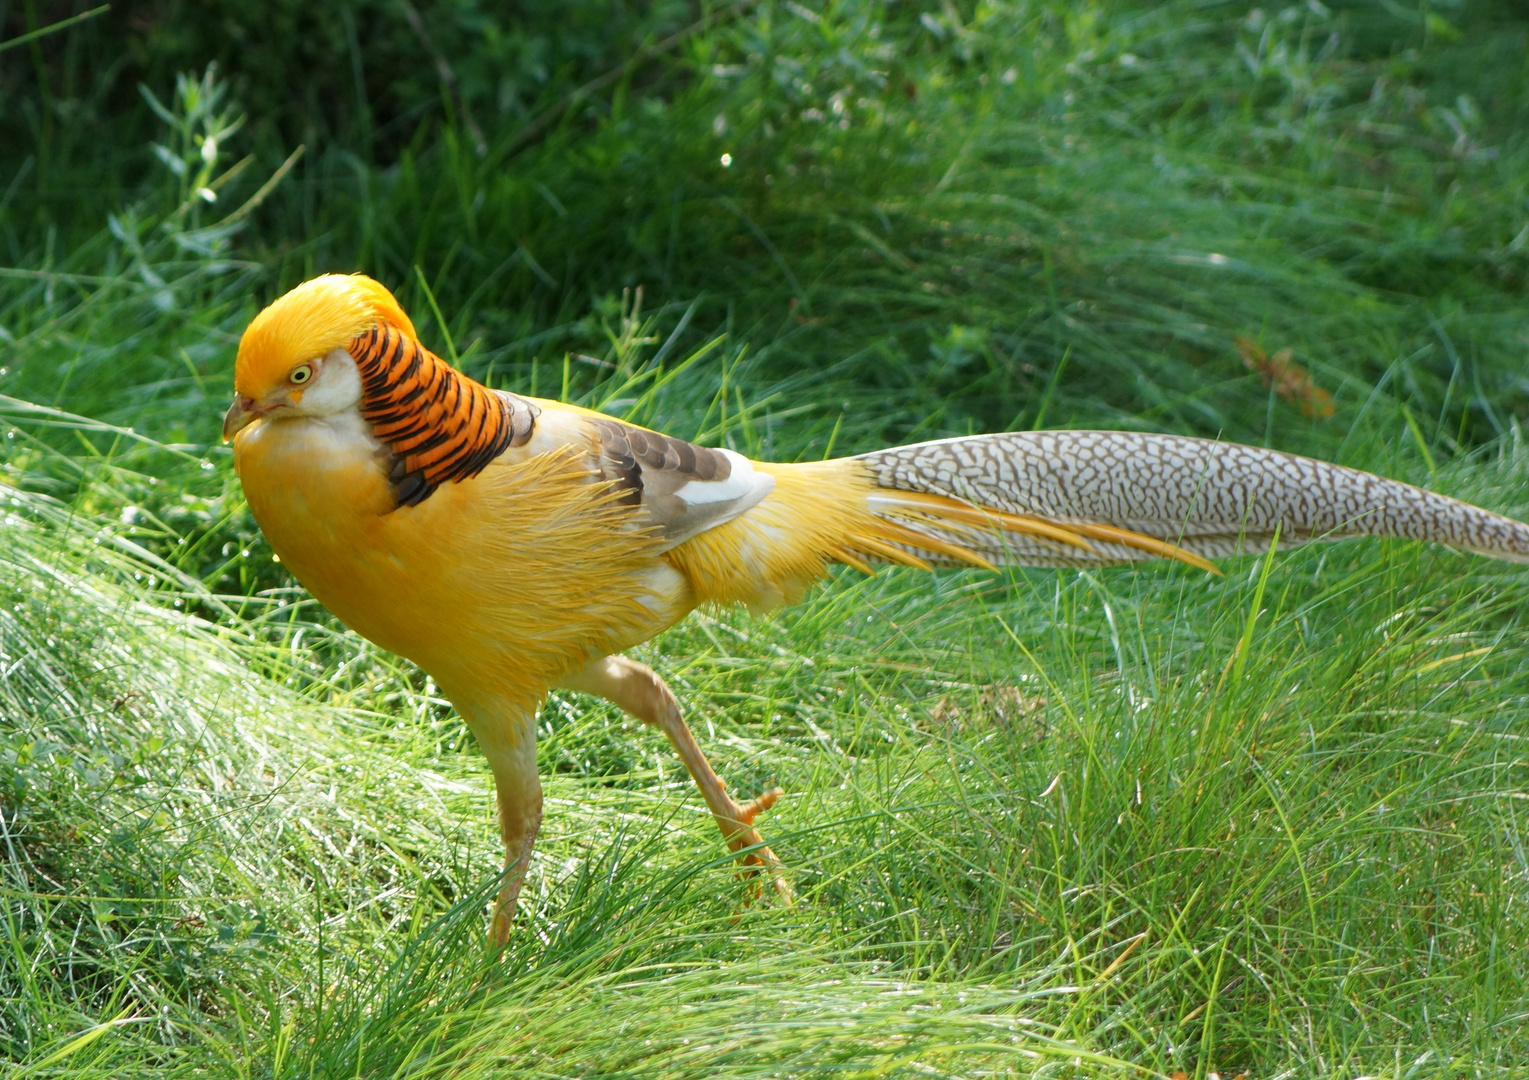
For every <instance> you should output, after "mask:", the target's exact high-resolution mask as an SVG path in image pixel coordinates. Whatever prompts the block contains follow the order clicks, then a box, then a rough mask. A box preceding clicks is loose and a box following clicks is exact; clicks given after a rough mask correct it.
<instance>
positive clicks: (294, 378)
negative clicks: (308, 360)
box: [287, 364, 313, 386]
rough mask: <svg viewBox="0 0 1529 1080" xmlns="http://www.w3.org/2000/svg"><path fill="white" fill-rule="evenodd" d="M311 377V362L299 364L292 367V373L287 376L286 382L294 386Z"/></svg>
mask: <svg viewBox="0 0 1529 1080" xmlns="http://www.w3.org/2000/svg"><path fill="white" fill-rule="evenodd" d="M311 378H313V366H312V365H311V364H299V365H297V367H295V368H293V369H292V374H290V375H288V376H287V382H289V383H292V384H293V385H295V386H301V385H302V384H303V383H305V382H307V381H308V380H309V379H311Z"/></svg>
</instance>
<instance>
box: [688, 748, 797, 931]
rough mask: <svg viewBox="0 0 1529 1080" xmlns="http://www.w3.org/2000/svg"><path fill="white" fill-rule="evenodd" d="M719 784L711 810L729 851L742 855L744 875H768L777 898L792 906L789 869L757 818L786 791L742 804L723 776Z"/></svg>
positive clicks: (777, 790)
mask: <svg viewBox="0 0 1529 1080" xmlns="http://www.w3.org/2000/svg"><path fill="white" fill-rule="evenodd" d="M717 784H718V786H719V787H720V788H722V789H723V790H722V791H720V792H719V795H720V798H719V799H718V800H717V801H716V802H714V803H713V805H712V807H711V809H712V816H713V817H714V818H715V819H716V822H717V828H719V829H721V830H722V836H723V838H724V839H726V841H727V846H728V849H729V850H730V851H733V852H736V853H738V855H739V858H740V860H741V861H742V863H743V870H742V874H743V876H744V877H746V878H758V877H759V875H760V874H766V875H768V876H769V886H770V888H771V889H773V890H774V892H775V895H776V896H777V897H779V898H780V899H781V900H783V901H784V902H786V903H787V904H789V903H790V902H791V900H792V894H791V884H790V883H789V882H788V881H787V880H786V870H785V866H784V865H783V864H782V863H781V861H780V859H779V858H777V857H776V855H775V852H773V851H771V850H770V849H769V847H768V846H766V844H765V842H764V838H763V837H761V836H760V835H759V830H758V829H756V828H754V819H755V818H756V817H758V816H759V815H760V814H761V813H763V812H764V811H766V810H768V809H770V807H772V806H774V805H775V801H776V800H777V799H779V798H780V797H781V795H783V794H784V792H783V791H782V790H781V789H780V788H778V787H776V788H771V789H770V790H768V791H766V792H764V793H763V794H761V795H760V796H759V797H758V798H757V799H750V800H749V801H748V802H746V803H743V804H742V805H740V804H738V803H737V802H734V801H733V797H732V796H731V795H729V794H727V791H726V785H725V783H724V782H723V781H722V780H721V778H720V777H719V778H718V780H717ZM708 801H711V800H708ZM717 803H720V804H721V805H717ZM762 891H763V888H762V883H759V882H756V884H755V888H754V895H755V896H756V897H757V896H759V894H760V893H761V892H762Z"/></svg>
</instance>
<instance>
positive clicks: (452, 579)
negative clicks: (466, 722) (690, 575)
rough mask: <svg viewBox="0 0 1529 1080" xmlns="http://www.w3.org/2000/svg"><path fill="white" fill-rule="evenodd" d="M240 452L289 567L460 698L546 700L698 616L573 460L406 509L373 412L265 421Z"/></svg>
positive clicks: (507, 467) (534, 464)
mask: <svg viewBox="0 0 1529 1080" xmlns="http://www.w3.org/2000/svg"><path fill="white" fill-rule="evenodd" d="M234 450H235V463H236V466H237V468H238V471H239V477H240V480H241V481H242V483H243V486H244V491H245V496H246V498H247V499H248V501H249V505H250V509H251V511H252V512H253V513H254V515H255V520H256V521H257V522H258V523H259V525H260V528H261V530H262V531H263V532H264V533H265V536H266V538H267V540H268V541H269V542H270V544H271V547H272V549H273V550H274V551H275V552H276V554H277V555H279V556H280V558H281V560H282V562H283V563H284V564H286V566H287V567H288V568H289V569H290V570H291V571H292V573H293V574H294V575H295V576H296V577H297V579H298V580H299V581H300V582H302V584H303V585H304V586H305V587H306V588H307V589H308V590H309V591H310V592H312V593H313V595H314V596H315V597H316V598H317V599H318V600H319V601H320V602H321V603H322V604H324V606H325V607H327V608H328V609H329V610H330V611H332V612H333V613H334V614H335V615H336V616H338V617H339V618H340V619H341V620H342V621H343V622H345V623H346V624H347V625H348V626H350V627H351V628H352V629H354V630H356V631H357V632H358V633H360V634H361V635H363V636H364V637H366V638H368V639H370V640H371V641H373V642H375V643H377V644H378V645H380V646H382V647H383V648H385V649H387V650H389V651H390V652H395V653H398V654H399V655H401V656H405V657H407V658H409V659H411V660H413V661H415V662H416V663H418V664H420V665H421V666H422V667H424V668H425V670H426V671H428V672H430V673H431V674H432V675H433V676H434V677H435V679H436V681H437V682H438V683H440V684H441V685H442V686H443V687H444V688H446V690H447V692H448V694H451V695H452V696H453V699H454V700H456V699H457V698H458V697H459V696H465V695H468V694H469V693H478V692H483V691H485V690H486V689H490V690H492V691H493V692H494V693H500V694H506V695H510V696H519V697H525V698H528V699H529V698H536V697H539V696H540V694H541V693H542V691H543V690H544V689H545V687H546V684H547V683H548V682H550V681H553V680H555V679H557V678H558V677H560V676H561V675H562V674H563V673H564V672H565V671H566V670H568V669H571V668H572V667H576V666H578V665H580V664H582V663H584V662H585V661H587V660H588V659H590V658H591V657H593V656H597V655H601V654H603V653H605V652H609V651H612V650H613V649H617V648H625V647H627V646H629V645H630V644H633V643H634V642H635V641H639V640H642V639H643V638H645V637H647V636H649V635H650V634H652V633H654V632H656V631H657V630H658V629H661V628H662V627H663V626H665V625H668V624H669V623H671V622H673V621H674V620H676V619H677V618H679V617H680V616H681V615H683V613H684V611H685V610H686V609H688V606H689V597H688V590H687V589H686V588H685V585H684V582H683V579H680V578H678V575H677V574H674V573H673V571H670V570H667V564H666V563H664V562H663V561H662V560H661V559H659V558H657V557H656V555H655V554H653V553H652V552H651V551H650V550H649V549H650V548H651V546H652V542H651V540H649V539H647V538H645V537H644V536H642V535H641V534H640V533H638V532H636V531H634V530H632V529H631V528H630V527H628V526H626V525H625V524H624V523H623V522H622V521H621V520H620V519H619V517H618V516H615V515H613V513H612V508H611V507H609V506H608V505H607V504H606V503H604V502H602V501H601V500H600V499H599V498H598V488H597V487H596V486H594V485H592V484H591V483H590V481H589V477H588V470H587V468H585V467H583V466H581V464H580V463H579V462H578V461H576V460H574V459H572V458H571V457H570V456H569V455H565V454H541V455H538V456H535V457H530V458H525V459H521V460H518V461H505V460H501V461H496V462H494V463H493V464H491V465H490V466H489V467H488V468H487V469H485V470H484V471H483V472H482V473H480V474H479V475H478V476H476V477H474V478H472V479H470V480H464V481H462V482H459V483H448V484H444V485H442V486H441V487H440V488H439V489H438V490H437V491H435V492H434V493H433V494H432V495H431V496H430V497H429V498H428V499H426V500H424V501H423V502H421V503H420V504H419V505H417V506H397V505H396V503H395V498H394V493H393V491H392V489H391V486H390V485H389V483H388V478H387V471H386V470H387V464H388V463H387V458H386V455H385V453H384V452H383V451H382V448H381V446H380V444H378V443H377V442H376V440H374V439H373V438H372V437H371V435H370V433H369V431H368V429H367V428H366V426H365V423H364V421H361V420H360V418H359V417H356V418H354V420H353V421H351V420H349V419H346V420H340V421H335V420H330V419H326V420H312V419H286V420H279V421H272V420H265V421H261V422H259V423H256V424H254V425H251V426H250V427H249V428H246V429H245V430H244V431H243V432H241V433H240V434H239V436H238V438H237V439H236V440H235V447H234ZM671 575H672V578H671ZM458 703H459V704H461V702H460V701H459V702H458Z"/></svg>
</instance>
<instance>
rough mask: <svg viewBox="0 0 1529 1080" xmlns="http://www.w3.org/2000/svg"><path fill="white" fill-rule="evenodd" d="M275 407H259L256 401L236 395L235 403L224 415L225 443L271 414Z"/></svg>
mask: <svg viewBox="0 0 1529 1080" xmlns="http://www.w3.org/2000/svg"><path fill="white" fill-rule="evenodd" d="M272 407H273V406H270V405H266V406H257V405H256V404H255V399H254V398H251V397H245V396H244V395H243V394H235V395H234V403H233V404H232V405H230V406H229V407H228V411H227V412H226V413H224V414H223V441H224V442H228V441H229V440H231V439H232V438H233V437H234V436H235V435H237V434H239V432H241V431H243V430H244V429H245V428H247V427H249V426H250V425H251V424H253V423H254V422H255V421H256V420H259V419H260V418H261V417H262V416H264V415H265V414H266V413H268V412H270V411H271V409H272Z"/></svg>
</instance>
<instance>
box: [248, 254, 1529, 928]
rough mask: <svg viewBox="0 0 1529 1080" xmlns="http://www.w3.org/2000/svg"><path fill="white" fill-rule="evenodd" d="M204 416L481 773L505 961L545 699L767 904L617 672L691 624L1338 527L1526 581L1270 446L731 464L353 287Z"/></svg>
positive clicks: (735, 460)
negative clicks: (717, 608)
mask: <svg viewBox="0 0 1529 1080" xmlns="http://www.w3.org/2000/svg"><path fill="white" fill-rule="evenodd" d="M234 387H235V397H234V403H233V405H232V406H231V407H230V408H229V410H228V414H227V416H226V417H225V418H224V421H223V434H224V437H225V438H228V439H233V440H234V460H235V464H236V466H237V468H238V472H239V477H240V479H241V481H242V482H243V485H244V491H245V494H246V496H247V497H248V499H249V504H250V508H251V510H252V511H253V512H254V515H255V519H256V520H257V521H258V522H259V524H260V527H261V529H262V530H263V531H264V532H265V535H266V537H267V539H268V540H269V541H270V544H271V547H272V548H273V549H274V550H275V552H276V553H277V554H278V555H279V556H280V558H281V560H282V562H283V563H285V564H286V565H287V566H288V567H289V568H290V569H291V571H292V573H293V574H295V575H296V576H297V578H298V580H299V581H301V582H302V583H303V585H305V586H306V587H307V588H308V589H309V590H311V591H312V593H313V595H314V596H315V597H317V598H318V600H319V601H321V602H322V603H323V604H324V605H325V606H326V607H328V608H329V609H330V610H331V611H332V612H334V614H335V615H337V616H338V617H339V618H340V619H342V620H343V621H344V622H345V623H347V624H348V625H350V626H351V627H352V628H354V629H355V630H356V631H357V632H358V633H360V634H362V635H363V636H365V637H367V638H369V639H370V640H372V641H374V642H376V643H377V644H378V645H380V646H382V647H383V648H385V649H388V650H391V651H392V652H395V653H398V654H399V655H401V656H404V657H407V658H408V659H410V660H412V661H414V662H415V663H417V664H419V665H420V666H421V667H422V668H424V669H425V671H427V672H428V673H429V674H430V675H431V676H433V677H434V679H435V681H436V683H437V684H438V685H439V686H440V687H441V689H442V690H443V691H444V692H445V694H446V696H447V697H448V698H450V700H451V702H452V703H453V705H455V707H456V708H457V710H458V711H459V712H460V713H461V715H462V717H463V718H464V719H465V720H466V721H467V724H468V725H469V727H470V728H471V729H472V731H473V734H474V735H475V736H476V737H477V741H478V744H479V745H480V746H481V747H482V748H483V752H484V754H485V755H486V756H487V758H488V763H489V766H490V768H491V769H492V770H493V773H494V781H495V786H496V794H497V800H498V808H499V823H500V831H501V833H502V836H503V840H504V848H505V860H506V870H505V876H504V884H503V888H502V890H501V892H500V895H499V899H498V903H497V905H496V907H495V910H494V915H493V918H492V922H491V933H492V936H493V937H494V939H495V940H496V941H498V942H503V941H504V940H505V938H506V936H507V935H508V933H509V926H510V919H511V917H512V914H513V911H514V904H515V899H516V896H517V894H518V893H519V891H520V886H521V881H522V878H523V876H524V873H525V868H526V863H527V860H528V859H529V857H530V855H531V850H532V845H533V844H534V843H535V840H536V834H537V830H538V828H539V827H540V824H541V817H542V794H541V785H540V782H539V781H538V778H537V772H536V746H535V742H536V722H535V719H536V714H537V710H538V708H539V707H540V705H541V703H542V700H543V698H544V697H545V695H546V693H547V691H548V689H549V688H550V687H565V688H569V689H572V690H576V691H581V692H584V693H588V694H594V695H596V696H598V697H602V698H605V699H606V700H608V701H611V702H613V703H614V704H616V705H617V706H619V707H620V708H621V709H623V710H625V711H626V712H627V713H629V714H631V715H632V716H634V717H636V718H637V719H639V720H641V721H643V722H644V723H648V724H653V725H655V726H657V727H659V728H660V729H662V730H663V732H664V734H665V735H667V736H668V738H669V740H670V741H671V742H672V743H673V744H674V748H675V749H676V750H677V751H678V752H679V755H680V757H681V758H682V759H683V760H684V763H685V766H686V768H687V769H689V771H690V774H691V776H692V777H694V779H695V782H696V784H697V785H698V786H699V787H700V790H701V794H702V795H703V796H704V798H705V801H706V805H707V807H708V808H709V810H710V811H711V813H712V815H713V816H714V817H715V819H716V822H717V824H718V826H719V827H720V828H721V830H722V833H723V835H724V836H725V837H726V839H727V842H728V844H729V845H730V847H731V849H732V850H733V851H735V852H739V853H740V855H741V856H742V857H743V858H744V859H745V860H746V863H747V864H749V866H750V867H751V869H752V870H753V871H756V872H757V871H761V870H762V871H764V872H767V873H768V874H769V875H770V880H771V882H772V883H773V884H774V887H775V888H776V889H777V890H779V891H780V892H781V893H783V894H785V895H789V889H788V887H787V885H786V881H785V878H784V876H783V874H782V869H781V866H780V863H779V862H778V860H777V859H776V857H775V855H774V854H773V853H772V852H771V851H770V849H769V848H768V847H766V846H765V845H764V843H763V842H762V840H761V839H760V836H759V833H758V832H757V831H756V830H755V829H754V819H755V817H756V815H758V814H759V813H760V812H761V811H762V810H765V809H768V808H769V807H770V806H771V805H772V804H773V803H774V801H775V799H776V797H777V796H778V795H779V790H778V789H776V790H773V791H767V792H765V793H764V794H762V795H761V796H759V797H758V798H757V799H754V800H752V801H750V802H747V803H744V804H742V805H740V804H739V803H737V802H735V801H734V800H733V799H732V797H731V796H730V795H729V794H728V793H727V790H726V787H725V785H724V784H723V782H722V780H721V779H719V778H718V777H717V775H716V773H714V772H713V771H712V768H711V766H710V764H708V762H707V760H706V756H705V755H704V754H703V753H702V752H701V748H700V747H699V746H698V745H697V743H696V740H695V738H694V736H693V735H692V734H691V732H690V729H689V728H688V727H687V726H686V724H685V721H684V719H683V718H682V717H681V715H680V711H679V708H678V706H677V705H676V703H675V699H674V695H673V694H672V693H671V692H670V691H669V688H668V687H667V686H665V685H664V682H663V680H662V679H660V678H659V677H658V676H657V675H655V674H654V673H653V671H651V670H650V669H649V668H647V667H645V666H643V665H642V664H639V663H635V662H634V661H632V660H629V659H627V658H625V657H624V656H622V655H621V654H622V652H623V651H625V650H627V649H630V648H631V647H632V646H634V645H636V644H638V643H639V642H642V641H645V640H647V639H648V638H650V637H652V636H653V635H655V634H657V633H658V632H659V631H661V630H663V629H665V628H666V627H669V626H672V625H674V623H676V622H677V621H679V620H680V619H682V618H684V616H685V615H686V613H687V612H689V611H690V610H691V609H692V608H694V607H696V606H697V605H701V604H732V603H743V604H747V605H748V606H750V607H751V608H754V609H756V610H757V609H765V608H771V607H774V606H776V605H779V604H782V603H789V602H791V601H793V600H795V599H796V598H797V597H799V596H800V595H801V594H802V592H803V590H805V589H806V588H807V587H808V586H809V585H810V584H811V583H812V582H814V581H816V580H817V579H818V578H820V577H822V576H823V574H824V572H825V570H826V568H827V566H828V565H829V564H830V563H836V562H837V563H842V564H845V565H847V566H850V567H853V568H855V569H856V570H861V571H864V572H866V573H871V572H872V568H873V565H874V564H878V563H883V564H884V563H895V564H900V565H903V566H913V567H919V568H922V569H928V568H930V567H934V566H978V567H985V568H989V569H991V568H993V567H996V566H1000V565H1023V566H1088V565H1097V564H1106V563H1120V562H1130V561H1135V560H1141V559H1150V558H1155V557H1168V558H1173V559H1179V560H1182V561H1184V562H1188V563H1192V564H1194V565H1195V566H1199V567H1204V568H1206V569H1214V568H1213V567H1212V566H1211V564H1210V563H1208V562H1207V561H1206V557H1207V556H1220V555H1232V554H1235V553H1237V552H1256V551H1261V550H1267V548H1268V545H1269V544H1270V542H1271V540H1272V538H1273V537H1274V536H1275V534H1276V531H1277V533H1278V537H1279V542H1280V543H1282V544H1285V545H1289V546H1294V545H1297V544H1302V543H1306V542H1308V541H1313V540H1328V539H1336V538H1339V537H1344V536H1355V535H1360V534H1368V535H1379V536H1399V537H1408V538H1411V539H1415V540H1435V541H1439V542H1441V543H1445V544H1449V545H1451V546H1454V547H1458V548H1464V549H1467V550H1470V551H1475V552H1479V553H1481V554H1483V555H1491V556H1496V557H1499V558H1504V559H1512V560H1516V561H1520V562H1529V526H1526V525H1524V524H1521V523H1519V522H1517V521H1514V520H1512V519H1510V518H1505V517H1502V516H1499V515H1497V514H1493V513H1490V512H1488V511H1485V510H1480V509H1477V508H1476V507H1473V506H1469V505H1467V504H1465V503H1462V502H1457V501H1456V500H1454V499H1449V498H1446V497H1444V496H1442V495H1435V494H1433V493H1431V492H1428V491H1422V490H1420V489H1418V488H1415V487H1410V486H1408V485H1406V484H1401V483H1397V482H1395V481H1391V480H1385V479H1382V478H1380V477H1377V476H1373V475H1370V474H1368V473H1364V472H1359V471H1357V470H1354V469H1346V468H1340V467H1338V466H1334V465H1329V464H1326V463H1323V462H1319V461H1314V460H1311V459H1308V458H1300V457H1293V456H1291V455H1289V454H1283V453H1279V452H1277V451H1273V450H1261V449H1254V448H1251V447H1245V446H1237V445H1229V444H1225V443H1218V442H1211V441H1207V440H1201V439H1190V438H1180V437H1175V436H1169V435H1148V434H1135V433H1125V432H1105V431H1036V432H1023V433H1012V434H997V435H978V436H972V437H968V438H960V439H947V440H944V441H941V442H931V443H923V444H920V445H917V446H905V447H901V448H898V449H891V450H882V451H878V452H875V453H870V454H862V455H860V456H858V457H850V458H841V459H838V460H835V461H821V462H810V463H801V464H790V465H784V464H769V463H764V462H754V461H749V460H748V459H747V458H745V457H743V456H742V455H740V454H737V453H734V452H733V451H731V450H725V449H711V448H706V447H700V446H694V445H692V444H690V443H687V442H682V441H680V440H679V439H675V438H670V437H668V436H665V435H660V434H657V433H655V432H652V431H648V430H645V429H643V428H639V427H636V426H634V425H632V424H628V423H625V422H624V421H621V420H616V419H613V418H611V417H608V416H603V415H601V414H600V413H596V412H591V411H589V410H586V409H581V408H577V407H575V406H572V405H564V404H561V403H559V402H555V401H542V400H538V399H535V398H528V397H523V396H521V395H518V394H511V393H506V392H504V391H498V390H490V389H489V388H487V387H485V386H483V385H481V384H479V383H477V382H474V381H473V380H472V379H470V378H468V377H467V376H465V375H463V374H461V373H460V372H458V371H456V370H454V369H453V368H452V367H450V366H449V365H448V364H446V363H444V362H443V361H442V360H440V359H439V358H438V357H436V356H434V355H433V354H432V353H430V352H429V351H428V350H427V349H425V348H424V347H423V346H422V345H421V344H420V342H419V340H418V337H417V335H416V334H415V331H414V327H413V325H412V324H411V323H410V321H409V317H408V316H407V315H405V314H404V312H403V310H402V309H401V308H400V307H399V305H398V303H397V301H396V300H395V299H394V298H393V296H392V295H391V294H390V293H389V292H388V291H387V290H386V289H385V288H383V287H382V286H381V285H379V284H378V283H377V282H375V281H373V280H371V279H370V278H366V277H362V276H342V275H326V276H324V277H319V278H315V279H314V280H312V281H309V282H307V283H305V284H303V285H300V286H298V287H297V288H295V289H293V290H292V291H291V292H289V293H287V294H286V295H285V296H282V297H281V298H280V299H278V300H277V301H275V302H274V303H273V304H271V305H270V306H269V307H267V308H266V309H265V310H264V311H262V312H261V313H260V314H259V315H257V316H256V317H255V319H254V320H253V321H252V322H251V323H250V325H249V328H248V329H247V330H246V331H245V333H244V336H243V339H242V340H241V341H240V343H239V353H238V359H237V362H236V366H235V373H234Z"/></svg>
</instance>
